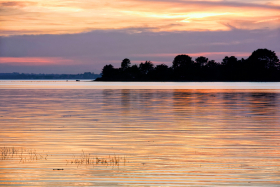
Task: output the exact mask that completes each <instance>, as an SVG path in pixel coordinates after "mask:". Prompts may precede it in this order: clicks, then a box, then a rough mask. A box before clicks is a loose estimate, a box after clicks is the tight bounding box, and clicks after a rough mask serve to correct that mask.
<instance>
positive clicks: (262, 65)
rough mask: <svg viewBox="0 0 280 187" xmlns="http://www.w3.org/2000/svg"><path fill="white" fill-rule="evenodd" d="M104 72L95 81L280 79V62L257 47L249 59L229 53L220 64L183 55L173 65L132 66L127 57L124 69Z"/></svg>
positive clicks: (201, 57)
mask: <svg viewBox="0 0 280 187" xmlns="http://www.w3.org/2000/svg"><path fill="white" fill-rule="evenodd" d="M101 75H102V76H101V77H100V78H97V79H95V81H280V63H279V58H278V57H277V56H276V54H275V52H274V51H271V50H268V49H257V50H255V51H254V52H253V53H252V54H251V55H250V56H249V57H248V58H247V59H244V58H242V59H237V58H236V57H235V56H230V57H229V56H226V57H225V58H224V59H223V60H222V62H220V63H218V62H215V61H214V60H209V59H208V58H206V57H204V56H200V57H198V58H196V59H195V60H192V57H190V56H188V55H186V54H181V55H177V56H176V57H175V58H174V60H173V62H172V66H171V67H168V66H167V65H165V64H160V65H157V66H154V64H153V63H152V62H151V61H146V62H142V63H140V64H139V65H137V64H135V65H131V62H130V60H129V59H127V58H125V59H124V60H123V61H122V62H121V67H120V68H114V67H113V65H111V64H109V65H105V66H104V67H103V69H102V73H101Z"/></svg>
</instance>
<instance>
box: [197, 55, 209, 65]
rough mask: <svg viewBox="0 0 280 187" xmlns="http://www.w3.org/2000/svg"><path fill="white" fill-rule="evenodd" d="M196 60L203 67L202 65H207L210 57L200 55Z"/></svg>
mask: <svg viewBox="0 0 280 187" xmlns="http://www.w3.org/2000/svg"><path fill="white" fill-rule="evenodd" d="M195 62H196V64H197V65H198V66H199V67H202V66H205V65H206V64H207V62H208V58H206V57H204V56H200V57H197V58H196V59H195Z"/></svg>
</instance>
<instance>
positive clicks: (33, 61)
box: [0, 57, 73, 66]
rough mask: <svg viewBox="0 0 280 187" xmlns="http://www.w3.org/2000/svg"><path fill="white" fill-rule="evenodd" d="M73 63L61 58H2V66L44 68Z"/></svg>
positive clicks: (0, 59)
mask: <svg viewBox="0 0 280 187" xmlns="http://www.w3.org/2000/svg"><path fill="white" fill-rule="evenodd" d="M71 62H73V61H72V60H69V59H64V58H60V57H0V64H10V65H26V66H42V65H63V64H69V63H71Z"/></svg>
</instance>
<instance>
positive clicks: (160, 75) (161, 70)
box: [152, 64, 172, 80]
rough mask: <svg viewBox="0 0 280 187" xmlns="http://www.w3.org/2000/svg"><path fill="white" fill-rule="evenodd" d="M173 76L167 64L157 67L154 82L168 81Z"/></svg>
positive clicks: (153, 76)
mask: <svg viewBox="0 0 280 187" xmlns="http://www.w3.org/2000/svg"><path fill="white" fill-rule="evenodd" d="M171 74H172V69H171V68H169V67H168V66H167V65H165V64H160V65H157V66H156V67H155V69H154V71H153V75H152V78H153V79H154V80H168V79H170V77H171Z"/></svg>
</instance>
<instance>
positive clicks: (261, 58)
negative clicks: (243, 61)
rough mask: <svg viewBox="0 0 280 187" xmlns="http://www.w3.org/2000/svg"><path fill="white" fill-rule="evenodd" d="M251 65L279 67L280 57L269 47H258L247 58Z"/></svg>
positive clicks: (267, 67) (266, 67)
mask: <svg viewBox="0 0 280 187" xmlns="http://www.w3.org/2000/svg"><path fill="white" fill-rule="evenodd" d="M247 61H248V62H249V64H250V65H254V66H256V67H257V68H265V69H269V68H277V69H278V68H279V59H278V57H277V56H276V54H275V52H274V51H271V50H268V49H258V50H256V51H254V52H253V53H252V54H251V56H250V57H249V58H248V59H247Z"/></svg>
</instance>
